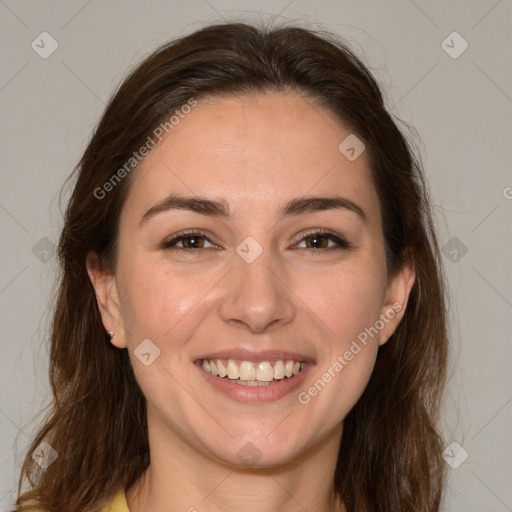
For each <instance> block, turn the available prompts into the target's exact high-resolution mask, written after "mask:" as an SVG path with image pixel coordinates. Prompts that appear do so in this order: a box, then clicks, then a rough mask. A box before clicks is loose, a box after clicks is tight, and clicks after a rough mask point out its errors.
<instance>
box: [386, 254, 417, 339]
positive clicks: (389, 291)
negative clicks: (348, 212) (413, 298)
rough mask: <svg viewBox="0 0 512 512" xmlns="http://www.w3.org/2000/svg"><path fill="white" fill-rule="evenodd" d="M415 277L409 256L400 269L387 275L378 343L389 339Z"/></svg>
mask: <svg viewBox="0 0 512 512" xmlns="http://www.w3.org/2000/svg"><path fill="white" fill-rule="evenodd" d="M415 279H416V272H415V270H414V265H413V263H412V258H410V257H408V258H407V259H406V263H405V264H404V266H403V268H402V269H401V270H400V271H398V272H397V273H395V274H393V275H391V276H390V277H389V279H388V283H387V286H386V292H385V296H384V302H383V304H382V309H381V315H380V318H381V320H382V321H383V323H384V327H383V328H382V330H381V332H380V337H379V345H384V343H386V342H387V341H388V340H389V338H390V337H391V335H392V334H393V333H394V332H395V330H396V328H397V327H398V324H399V323H400V321H401V320H402V318H403V316H404V314H405V309H406V307H407V302H408V300H409V295H410V293H411V289H412V287H413V285H414V281H415Z"/></svg>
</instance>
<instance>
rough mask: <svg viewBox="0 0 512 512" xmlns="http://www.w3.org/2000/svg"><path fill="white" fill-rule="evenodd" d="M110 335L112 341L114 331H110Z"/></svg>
mask: <svg viewBox="0 0 512 512" xmlns="http://www.w3.org/2000/svg"><path fill="white" fill-rule="evenodd" d="M108 335H109V336H110V339H112V338H113V337H114V333H113V332H112V331H109V332H108Z"/></svg>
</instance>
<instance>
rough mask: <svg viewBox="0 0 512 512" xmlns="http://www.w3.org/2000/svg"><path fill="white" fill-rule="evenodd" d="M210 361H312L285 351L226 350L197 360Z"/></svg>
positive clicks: (307, 357) (298, 354)
mask: <svg viewBox="0 0 512 512" xmlns="http://www.w3.org/2000/svg"><path fill="white" fill-rule="evenodd" d="M202 359H207V360H212V359H240V360H242V361H269V360H276V361H279V360H280V359H282V360H290V359H291V360H293V361H304V362H311V361H314V359H313V358H312V357H310V356H306V355H304V354H300V353H298V352H288V351H285V350H248V349H232V350H230V349H227V350H218V351H216V352H208V353H205V354H203V355H201V356H200V357H198V358H197V360H202Z"/></svg>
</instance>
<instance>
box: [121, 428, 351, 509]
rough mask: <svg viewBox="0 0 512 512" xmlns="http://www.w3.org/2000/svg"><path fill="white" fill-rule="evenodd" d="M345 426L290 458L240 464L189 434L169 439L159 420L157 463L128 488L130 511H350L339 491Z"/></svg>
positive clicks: (153, 435)
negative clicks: (192, 441)
mask: <svg viewBox="0 0 512 512" xmlns="http://www.w3.org/2000/svg"><path fill="white" fill-rule="evenodd" d="M149 426H150V425H149V423H148V427H149ZM341 430H342V429H341V427H340V428H339V429H337V430H336V431H333V432H332V433H331V435H330V436H328V437H327V438H325V439H324V440H322V441H321V442H320V443H318V444H316V445H314V446H312V447H311V448H310V449H309V450H307V451H306V452H304V453H302V454H301V455H300V456H298V457H297V458H295V459H294V460H292V461H290V462H288V463H286V464H283V465H280V466H278V467H271V468H257V467H248V468H240V467H234V466H229V465H225V464H222V462H219V461H218V460H216V459H213V458H211V457H208V456H207V455H205V454H203V453H200V452H199V451H197V450H195V449H194V448H191V447H190V446H189V445H188V444H187V443H184V442H183V440H178V439H175V440H174V441H176V442H172V441H171V442H169V441H170V440H169V432H168V430H167V431H166V432H165V437H164V435H163V434H164V429H162V428H160V427H159V426H157V425H153V428H149V444H150V453H151V463H150V466H149V467H148V469H147V471H146V472H145V473H144V475H143V477H142V478H141V479H140V480H139V481H138V482H136V483H135V484H134V485H133V486H132V487H131V488H130V489H128V490H127V493H126V498H127V503H128V507H129V509H130V512H143V511H144V512H154V511H158V512H178V511H179V512H185V511H187V512H217V511H225V510H237V509H239V510H244V512H253V511H254V512H255V511H258V512H275V511H277V510H279V511H280V512H292V511H293V512H296V511H301V510H304V511H305V510H315V511H316V512H345V511H346V509H345V508H344V507H343V505H342V504H341V503H340V502H339V501H338V499H337V498H336V497H335V493H334V471H335V468H336V461H337V455H338V448H339V443H340V440H341ZM172 437H173V436H171V438H172ZM164 439H165V442H164V441H163V440H164Z"/></svg>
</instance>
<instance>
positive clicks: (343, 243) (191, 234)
mask: <svg viewBox="0 0 512 512" xmlns="http://www.w3.org/2000/svg"><path fill="white" fill-rule="evenodd" d="M198 236H199V237H201V238H204V239H206V240H208V242H210V243H211V244H213V242H212V241H211V240H210V239H209V238H208V237H207V236H206V233H204V232H202V231H201V230H196V231H187V232H183V233H181V234H179V235H178V236H175V237H174V238H172V239H170V240H166V241H165V242H163V243H162V245H161V249H165V250H176V249H179V250H181V251H187V252H199V251H201V250H204V249H211V248H210V247H198V248H195V249H194V248H188V247H176V243H178V242H179V241H181V240H183V239H185V238H197V237H198ZM313 236H323V237H324V238H327V239H328V240H331V241H333V242H335V243H336V244H337V247H326V248H320V249H313V248H308V247H301V248H300V249H299V250H309V251H312V252H313V253H315V252H316V253H318V252H325V251H330V250H333V249H346V250H347V249H351V248H352V245H351V244H350V243H349V242H347V240H345V239H344V238H343V237H340V236H336V235H334V234H333V233H330V232H329V231H327V230H324V229H316V230H313V231H310V232H308V233H305V234H304V235H302V238H301V239H300V240H299V242H298V243H302V242H304V240H306V239H307V238H310V237H313ZM214 245H215V244H214Z"/></svg>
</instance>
